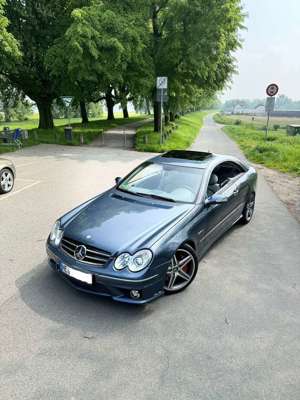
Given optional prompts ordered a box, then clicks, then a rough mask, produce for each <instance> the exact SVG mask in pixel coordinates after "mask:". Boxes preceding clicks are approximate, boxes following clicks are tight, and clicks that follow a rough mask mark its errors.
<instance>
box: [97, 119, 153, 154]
mask: <svg viewBox="0 0 300 400" xmlns="http://www.w3.org/2000/svg"><path fill="white" fill-rule="evenodd" d="M150 121H151V120H150V119H146V120H143V121H138V122H131V123H129V124H126V125H122V126H118V127H116V128H112V129H109V130H108V131H105V132H104V134H103V135H101V136H99V137H98V138H96V139H95V140H94V141H93V142H92V143H91V144H90V146H92V147H110V148H125V149H132V148H133V147H134V139H135V135H136V131H137V128H139V127H140V126H142V125H145V124H147V123H149V122H150Z"/></svg>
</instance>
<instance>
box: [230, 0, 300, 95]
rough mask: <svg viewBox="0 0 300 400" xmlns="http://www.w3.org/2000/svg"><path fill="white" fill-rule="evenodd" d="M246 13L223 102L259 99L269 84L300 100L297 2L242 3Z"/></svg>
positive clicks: (299, 1) (299, 6)
mask: <svg viewBox="0 0 300 400" xmlns="http://www.w3.org/2000/svg"><path fill="white" fill-rule="evenodd" d="M243 3H244V9H245V11H246V12H247V13H248V17H247V18H246V21H245V25H246V27H247V30H246V31H243V32H242V33H241V36H242V37H243V39H244V43H243V48H242V49H241V50H239V51H238V52H237V53H236V59H237V64H238V75H235V76H234V77H233V83H232V84H231V89H228V90H225V91H224V95H223V96H222V99H224V100H227V99H233V98H262V97H264V96H265V88H266V86H267V84H269V83H273V82H275V83H278V85H279V94H285V95H287V96H289V97H291V98H293V99H300V0H243Z"/></svg>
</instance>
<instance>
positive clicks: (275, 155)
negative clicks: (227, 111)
mask: <svg viewBox="0 0 300 400" xmlns="http://www.w3.org/2000/svg"><path fill="white" fill-rule="evenodd" d="M214 119H215V121H216V122H219V123H222V124H225V127H224V131H225V132H226V133H227V134H228V135H229V136H230V137H231V138H232V139H233V140H235V141H236V142H237V143H238V144H239V146H240V148H241V149H242V151H243V152H244V154H245V155H246V157H247V158H248V159H249V160H250V161H253V162H255V163H258V164H263V165H265V166H266V167H269V168H273V169H277V170H279V171H282V172H290V173H292V174H294V175H298V176H300V135H297V136H288V135H287V133H286V131H285V130H284V129H277V130H274V129H273V130H270V132H269V134H268V137H267V139H265V130H264V127H257V126H251V124H249V123H243V122H241V123H240V124H238V125H236V121H235V120H236V118H234V119H233V118H230V117H226V116H222V115H220V114H215V116H214Z"/></svg>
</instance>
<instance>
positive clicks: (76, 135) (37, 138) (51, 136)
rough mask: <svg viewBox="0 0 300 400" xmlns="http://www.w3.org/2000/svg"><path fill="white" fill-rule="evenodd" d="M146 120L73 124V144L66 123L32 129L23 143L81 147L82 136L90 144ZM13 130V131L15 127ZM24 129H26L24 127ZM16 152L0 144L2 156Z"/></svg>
mask: <svg viewBox="0 0 300 400" xmlns="http://www.w3.org/2000/svg"><path fill="white" fill-rule="evenodd" d="M145 118H146V117H145V115H139V116H135V117H131V118H129V119H123V118H116V119H115V120H112V121H107V120H104V119H101V120H96V121H90V122H89V123H88V124H87V125H83V124H81V123H72V127H73V140H72V141H71V142H70V141H67V140H66V139H65V134H64V128H65V125H68V123H65V125H62V126H56V127H55V128H54V129H30V130H28V133H29V139H28V140H23V141H22V142H23V147H29V146H34V145H36V144H40V143H50V144H60V145H62V144H63V145H71V146H79V145H80V136H81V135H82V136H83V141H84V144H89V143H91V142H92V141H93V140H94V139H95V138H96V137H98V136H99V135H101V134H102V132H103V131H106V130H108V129H111V128H115V127H117V126H120V125H124V124H129V123H132V122H137V121H142V120H144V119H145ZM64 122H66V121H64ZM18 127H21V128H22V126H21V125H20V124H19V125H18ZM11 128H12V129H13V127H11ZM23 129H25V128H24V127H23ZM16 150H17V147H16V146H7V145H5V146H3V145H1V144H0V154H1V153H7V152H11V151H16Z"/></svg>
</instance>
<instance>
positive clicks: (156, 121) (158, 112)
mask: <svg viewBox="0 0 300 400" xmlns="http://www.w3.org/2000/svg"><path fill="white" fill-rule="evenodd" d="M153 109H154V132H160V117H161V109H160V103H159V102H158V101H155V102H154V107H153Z"/></svg>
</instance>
